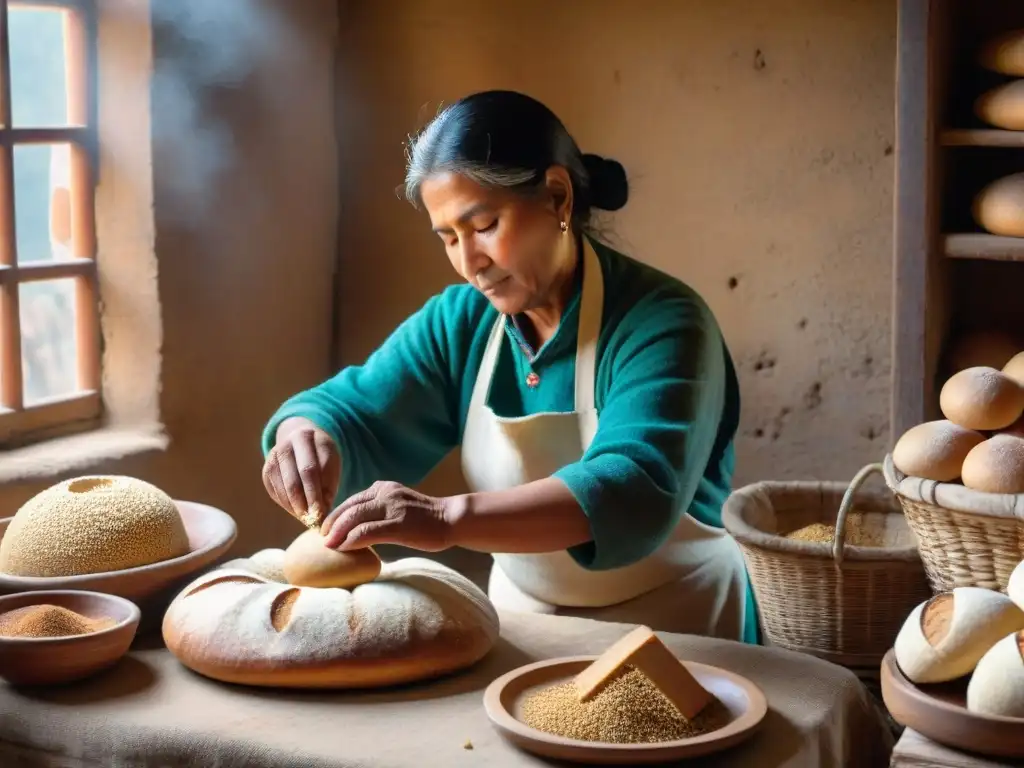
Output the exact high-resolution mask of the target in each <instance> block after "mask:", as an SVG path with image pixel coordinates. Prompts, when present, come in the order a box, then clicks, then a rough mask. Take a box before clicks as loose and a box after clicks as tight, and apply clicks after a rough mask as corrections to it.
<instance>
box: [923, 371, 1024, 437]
mask: <svg viewBox="0 0 1024 768" xmlns="http://www.w3.org/2000/svg"><path fill="white" fill-rule="evenodd" d="M939 408H941V409H942V415H943V416H945V417H946V418H947V419H949V420H950V421H952V422H953V423H954V424H958V425H959V426H961V427H964V428H966V429H978V430H983V431H992V430H998V429H1005V428H1006V427H1008V426H1010V425H1011V424H1013V423H1014V422H1015V421H1017V419H1019V418H1020V417H1021V414H1022V413H1024V387H1022V386H1021V385H1020V384H1018V383H1017V382H1016V381H1014V380H1013V379H1011V378H1010V377H1009V376H1007V375H1006V374H1005V373H1003V372H1002V371H997V370H996V369H995V368H983V367H978V368H967V369H966V370H963V371H960V372H959V373H957V374H955V375H954V376H951V377H950V379H949V381H947V382H946V383H945V384H944V385H943V386H942V391H941V392H939Z"/></svg>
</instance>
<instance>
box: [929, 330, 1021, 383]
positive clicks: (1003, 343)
mask: <svg viewBox="0 0 1024 768" xmlns="http://www.w3.org/2000/svg"><path fill="white" fill-rule="evenodd" d="M1020 350H1021V342H1020V340H1019V339H1016V338H1014V337H1013V336H1011V335H1010V334H1008V333H1005V332H1003V331H995V330H984V331H969V332H967V333H960V334H957V335H956V336H955V337H954V338H953V340H952V341H951V342H950V345H949V348H948V349H947V351H946V365H947V366H948V369H949V370H951V371H962V370H964V369H965V368H976V367H978V366H983V367H986V368H995V369H997V370H998V369H1000V368H1002V367H1003V366H1004V365H1006V364H1007V362H1009V360H1010V358H1012V357H1013V356H1014V355H1015V354H1017V353H1018V352H1019V351H1020ZM1004 373H1005V371H1004Z"/></svg>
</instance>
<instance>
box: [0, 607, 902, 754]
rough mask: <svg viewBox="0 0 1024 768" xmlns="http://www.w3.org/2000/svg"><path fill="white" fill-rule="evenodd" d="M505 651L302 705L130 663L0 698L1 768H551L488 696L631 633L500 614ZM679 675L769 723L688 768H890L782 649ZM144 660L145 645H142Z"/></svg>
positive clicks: (709, 644)
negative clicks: (703, 679)
mask: <svg viewBox="0 0 1024 768" xmlns="http://www.w3.org/2000/svg"><path fill="white" fill-rule="evenodd" d="M501 622H502V631H501V638H500V640H499V644H498V646H497V647H496V648H495V649H494V651H493V652H492V653H491V654H490V655H489V656H488V657H487V658H486V659H485V660H484V661H482V662H481V663H480V664H479V665H477V666H476V667H475V668H473V669H470V670H468V671H466V672H464V673H461V674H459V675H456V676H451V677H448V678H445V679H442V680H437V681H434V682H430V683H424V684H419V685H414V686H408V687H405V688H402V689H400V690H388V691H384V690H381V691H372V692H359V693H354V692H347V693H346V692H330V693H314V692H298V691H287V690H285V691H282V690H265V689H257V688H245V687H239V686H230V685H224V684H220V683H216V682H214V681H210V680H207V679H205V678H202V677H199V676H198V675H195V674H193V673H191V672H190V671H188V670H187V669H185V668H184V667H183V666H181V665H180V664H179V663H178V662H177V661H176V660H175V659H174V658H173V657H172V656H171V655H170V654H169V653H168V652H167V651H166V650H165V649H163V648H162V647H155V648H150V649H145V648H138V649H134V650H133V651H132V652H131V653H130V654H129V656H127V657H126V658H125V659H123V660H122V661H121V662H120V663H119V664H118V665H117V666H116V667H114V668H112V669H111V670H109V671H108V672H105V673H102V674H101V675H99V676H97V677H95V678H92V679H90V680H87V681H83V682H81V683H76V684H74V685H71V686H65V687H62V688H48V689H43V690H28V689H24V690H21V689H15V688H13V687H11V686H8V685H6V684H4V683H0V766H3V768H22V767H23V766H47V768H52V767H53V766H60V767H61V768H65V767H67V766H104V767H105V768H107V767H110V766H117V767H120V766H133V767H134V766H160V767H161V768H163V767H164V766H167V767H173V768H370V767H371V766H372V767H373V768H391V767H392V766H393V767H395V768H398V767H403V768H404V767H405V766H416V767H417V768H419V767H424V768H431V767H432V766H438V767H439V768H441V767H443V768H450V767H452V768H455V767H461V766H473V767H474V768H478V767H481V766H483V765H485V764H486V765H487V766H488V768H510V767H511V766H544V765H549V764H550V763H548V762H546V761H544V760H542V759H540V758H535V757H532V756H530V755H527V754H525V753H522V752H519V751H517V750H516V749H515V748H514V747H512V746H510V745H508V744H506V743H505V742H504V741H503V740H502V739H501V738H500V736H499V735H498V733H497V732H496V731H494V730H493V729H492V727H491V725H490V722H489V720H488V719H487V716H486V714H485V713H484V710H483V705H482V698H483V691H484V688H485V687H486V686H487V685H488V683H490V682H491V681H492V680H494V679H495V678H496V677H498V676H499V675H501V674H503V673H505V672H507V671H509V670H511V669H514V668H515V667H518V666H521V665H523V664H527V663H529V662H531V661H536V660H539V659H546V658H553V657H558V656H570V655H579V654H598V653H600V652H601V651H603V650H604V649H605V648H606V647H607V646H608V645H610V644H611V643H612V642H614V641H615V640H617V639H618V638H619V637H621V636H622V635H623V634H625V633H626V632H628V631H629V630H630V629H631V628H632V627H630V626H626V625H622V624H609V623H604V622H596V621H591V620H587V619H578V618H569V617H560V616H540V615H532V614H530V615H527V614H515V613H502V614H501ZM662 638H663V639H664V641H665V643H666V645H668V647H669V648H671V649H672V650H673V651H674V652H675V653H676V654H677V655H679V656H680V657H682V658H684V659H691V660H693V661H698V662H703V663H706V664H713V665H716V666H720V667H723V668H725V669H729V670H732V671H733V672H736V673H738V674H740V675H743V676H745V677H747V678H749V679H750V680H753V681H754V682H755V683H757V684H758V685H759V686H760V687H761V688H762V690H763V691H764V693H765V695H766V696H767V698H768V704H769V707H770V711H769V713H768V716H767V717H766V719H765V722H764V723H763V725H762V728H761V730H760V732H759V733H757V734H756V735H755V736H754V737H753V738H752V739H750V740H749V741H748V742H747V743H745V744H743V745H741V746H738V747H735V748H733V749H731V750H729V751H728V752H725V753H722V754H719V755H712V756H709V757H706V758H702V759H699V760H694V761H691V762H689V763H687V765H692V766H694V768H703V767H704V766H716V768H740V767H742V768H781V767H782V766H786V767H787V768H815V766H821V768H840V767H841V766H843V767H846V766H849V767H850V768H883V767H884V766H886V765H888V762H889V756H890V753H891V750H892V742H893V739H892V734H891V732H890V731H889V730H888V728H887V727H886V726H885V724H884V722H883V721H882V717H881V715H880V714H879V712H878V711H877V709H876V708H875V707H874V705H873V704H872V702H871V700H870V697H869V694H868V693H867V691H866V689H865V688H864V686H863V685H862V684H861V683H860V682H859V681H858V680H857V678H856V677H855V676H854V675H853V674H852V673H851V672H849V671H847V670H845V669H842V668H840V667H837V666H834V665H831V664H828V663H826V662H823V661H819V660H817V659H814V658H811V657H808V656H804V655H799V654H795V653H790V652H788V651H783V650H779V649H770V648H761V647H755V646H749V645H742V644H740V643H734V642H729V641H722V640H714V639H709V638H701V637H692V636H684V635H662ZM140 644H141V643H140Z"/></svg>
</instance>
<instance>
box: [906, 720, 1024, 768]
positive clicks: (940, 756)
mask: <svg viewBox="0 0 1024 768" xmlns="http://www.w3.org/2000/svg"><path fill="white" fill-rule="evenodd" d="M891 766H892V768H1014V767H1015V766H1020V767H1021V768H1024V760H1005V759H1002V758H996V757H983V756H981V755H969V754H966V753H964V752H961V751H960V750H957V749H951V748H949V747H945V746H943V745H942V744H936V743H935V742H934V741H932V740H931V739H928V738H925V737H924V736H922V735H921V734H920V733H918V732H917V731H912V730H910V729H909V728H907V729H906V730H905V731H903V735H902V736H900V740H899V741H898V742H896V748H895V749H894V750H893V753H892V763H891Z"/></svg>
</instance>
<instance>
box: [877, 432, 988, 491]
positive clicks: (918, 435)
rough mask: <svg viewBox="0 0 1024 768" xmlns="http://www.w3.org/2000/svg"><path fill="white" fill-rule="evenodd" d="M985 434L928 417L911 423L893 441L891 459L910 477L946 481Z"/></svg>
mask: <svg viewBox="0 0 1024 768" xmlns="http://www.w3.org/2000/svg"><path fill="white" fill-rule="evenodd" d="M984 439H985V436H984V435H983V434H981V433H980V432H975V431H974V430H972V429H964V428H963V427H958V426H957V425H956V424H954V423H953V422H951V421H946V420H944V419H943V420H939V421H928V422H925V423H924V424H918V425H917V426H916V427H911V428H910V429H908V430H907V431H906V432H904V433H903V436H902V437H901V438H900V439H899V440H898V441H897V442H896V447H895V448H893V451H892V462H893V464H895V465H896V468H897V469H898V470H899V471H900V472H902V473H903V474H905V475H909V476H910V477H923V478H925V479H927V480H935V481H937V482H940V483H948V482H950V481H952V480H956V479H957V478H958V477H960V468H961V467H962V466H963V463H964V458H965V457H966V456H967V454H968V453H970V451H971V449H972V448H974V447H975V446H976V445H978V444H979V443H981V442H982V441H984Z"/></svg>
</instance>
